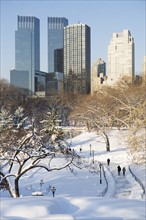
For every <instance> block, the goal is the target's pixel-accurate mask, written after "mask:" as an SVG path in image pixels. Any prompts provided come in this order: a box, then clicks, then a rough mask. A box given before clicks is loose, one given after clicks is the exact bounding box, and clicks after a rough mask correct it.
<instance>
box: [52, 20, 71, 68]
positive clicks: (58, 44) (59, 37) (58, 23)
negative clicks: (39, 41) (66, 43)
mask: <svg viewBox="0 0 146 220" xmlns="http://www.w3.org/2000/svg"><path fill="white" fill-rule="evenodd" d="M67 25H68V20H67V19H66V18H64V17H48V72H54V66H55V65H54V52H55V50H56V49H63V35H64V34H63V33H64V27H66V26H67Z"/></svg>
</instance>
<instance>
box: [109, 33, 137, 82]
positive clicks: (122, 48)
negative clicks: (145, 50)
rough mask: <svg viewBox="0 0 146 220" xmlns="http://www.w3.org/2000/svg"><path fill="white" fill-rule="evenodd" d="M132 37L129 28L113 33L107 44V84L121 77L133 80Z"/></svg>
mask: <svg viewBox="0 0 146 220" xmlns="http://www.w3.org/2000/svg"><path fill="white" fill-rule="evenodd" d="M134 57H135V52H134V39H133V37H132V36H131V33H130V31H129V30H123V32H120V33H113V36H112V39H111V41H110V44H109V46H108V68H107V69H108V84H112V83H115V82H116V81H117V80H119V79H120V78H122V77H127V79H129V80H130V81H133V79H134V74H135V60H134V59H135V58H134Z"/></svg>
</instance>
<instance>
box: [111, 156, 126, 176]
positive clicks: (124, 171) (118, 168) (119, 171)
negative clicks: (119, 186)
mask: <svg viewBox="0 0 146 220" xmlns="http://www.w3.org/2000/svg"><path fill="white" fill-rule="evenodd" d="M107 165H108V166H109V165H110V159H109V158H108V159H107ZM117 170H118V175H119V176H120V173H121V171H122V172H123V176H125V173H126V168H125V167H123V168H121V167H120V166H119V165H118V166H117Z"/></svg>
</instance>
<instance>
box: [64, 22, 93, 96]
mask: <svg viewBox="0 0 146 220" xmlns="http://www.w3.org/2000/svg"><path fill="white" fill-rule="evenodd" d="M64 85H65V90H66V91H70V92H73V93H81V94H88V93H90V27H89V26H87V25H86V24H81V23H78V24H73V25H69V26H67V27H65V28H64Z"/></svg>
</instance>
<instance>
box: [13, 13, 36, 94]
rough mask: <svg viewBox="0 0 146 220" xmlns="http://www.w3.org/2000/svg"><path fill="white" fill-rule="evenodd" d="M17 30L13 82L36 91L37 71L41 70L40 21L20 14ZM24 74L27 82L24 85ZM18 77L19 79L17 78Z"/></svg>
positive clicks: (32, 91)
mask: <svg viewBox="0 0 146 220" xmlns="http://www.w3.org/2000/svg"><path fill="white" fill-rule="evenodd" d="M17 19H18V20H17V31H15V70H12V71H11V75H10V79H12V82H11V83H12V84H14V85H15V81H17V84H16V86H20V87H23V88H26V89H29V91H30V92H31V93H34V92H35V71H36V70H37V71H39V70H40V21H39V19H38V18H36V17H30V16H18V18H17ZM24 74H26V75H27V77H25V84H24V85H23V82H24V81H23V78H24V76H23V75H24ZM16 78H17V80H16Z"/></svg>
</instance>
